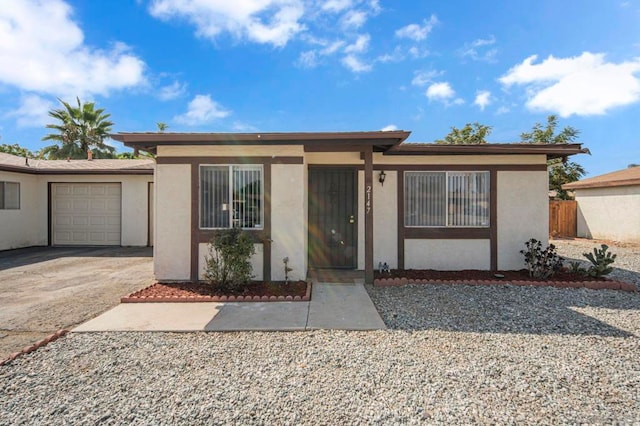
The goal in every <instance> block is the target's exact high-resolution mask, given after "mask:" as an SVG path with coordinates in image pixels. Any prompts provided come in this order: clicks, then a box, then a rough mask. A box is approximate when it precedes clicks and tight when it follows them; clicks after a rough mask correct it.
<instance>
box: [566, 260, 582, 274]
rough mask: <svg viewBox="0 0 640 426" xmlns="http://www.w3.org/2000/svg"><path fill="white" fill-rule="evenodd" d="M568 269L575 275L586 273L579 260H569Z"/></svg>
mask: <svg viewBox="0 0 640 426" xmlns="http://www.w3.org/2000/svg"><path fill="white" fill-rule="evenodd" d="M568 271H569V272H571V273H572V274H576V275H587V270H586V269H584V268H583V267H582V264H581V263H580V262H576V261H575V260H574V261H572V262H569V268H568Z"/></svg>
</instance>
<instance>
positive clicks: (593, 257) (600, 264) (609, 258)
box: [582, 244, 617, 278]
mask: <svg viewBox="0 0 640 426" xmlns="http://www.w3.org/2000/svg"><path fill="white" fill-rule="evenodd" d="M607 250H609V246H608V245H606V244H602V245H601V246H600V249H598V248H594V249H593V253H582V255H583V256H584V257H586V258H587V260H588V261H589V262H591V264H592V266H590V267H589V269H587V273H588V274H589V275H591V276H592V277H596V278H599V277H604V276H605V275H608V274H610V273H611V272H612V271H613V268H612V267H610V266H609V265H611V264H612V263H613V262H615V260H616V256H617V255H616V254H612V253H611V252H607Z"/></svg>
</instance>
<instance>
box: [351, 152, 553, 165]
mask: <svg viewBox="0 0 640 426" xmlns="http://www.w3.org/2000/svg"><path fill="white" fill-rule="evenodd" d="M358 158H359V157H358ZM373 163H374V164H400V165H405V164H407V165H411V164H416V165H441V164H464V165H466V164H469V165H474V164H478V165H482V164H484V165H487V164H495V165H497V164H547V158H546V156H545V155H431V156H429V155H405V156H400V155H382V154H381V153H374V154H373Z"/></svg>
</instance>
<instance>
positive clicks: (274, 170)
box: [271, 164, 307, 281]
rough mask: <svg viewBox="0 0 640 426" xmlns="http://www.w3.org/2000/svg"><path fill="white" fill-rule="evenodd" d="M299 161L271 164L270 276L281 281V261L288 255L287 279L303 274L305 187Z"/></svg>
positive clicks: (296, 277)
mask: <svg viewBox="0 0 640 426" xmlns="http://www.w3.org/2000/svg"><path fill="white" fill-rule="evenodd" d="M301 182H307V178H306V175H305V167H304V166H303V165H302V164H299V165H298V164H292V165H285V164H282V165H281V164H274V165H272V166H271V239H272V240H273V242H272V244H271V279H273V280H276V281H282V280H284V263H283V262H282V259H284V258H285V257H288V258H289V267H290V268H293V271H291V272H290V273H289V279H294V280H299V279H304V278H305V277H306V271H307V244H306V235H305V234H306V232H307V227H306V222H307V216H306V214H305V205H306V203H307V202H306V196H307V195H306V187H307V185H306V184H304V185H301Z"/></svg>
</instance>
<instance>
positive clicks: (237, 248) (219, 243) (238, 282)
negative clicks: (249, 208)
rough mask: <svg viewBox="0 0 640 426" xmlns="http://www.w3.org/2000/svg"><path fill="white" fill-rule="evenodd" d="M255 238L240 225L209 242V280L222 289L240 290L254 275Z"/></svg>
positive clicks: (207, 269) (207, 277)
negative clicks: (252, 264)
mask: <svg viewBox="0 0 640 426" xmlns="http://www.w3.org/2000/svg"><path fill="white" fill-rule="evenodd" d="M254 253H255V249H254V247H253V241H252V240H251V238H250V237H249V235H247V233H246V232H244V231H242V230H241V229H239V228H233V229H225V230H222V231H217V232H216V234H215V236H214V237H213V239H212V240H211V242H210V243H209V255H208V256H207V257H206V262H207V266H206V270H205V275H204V277H205V280H206V281H207V282H208V283H210V284H211V285H214V286H216V287H218V288H220V289H221V290H222V291H227V292H232V293H235V292H238V291H239V290H240V289H241V288H242V287H243V286H245V285H246V284H248V283H249V282H250V281H251V279H252V278H253V268H252V267H251V263H250V262H249V258H250V257H251V255H252V254H254Z"/></svg>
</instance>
